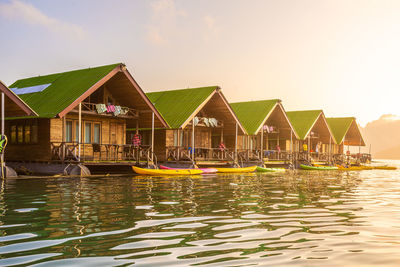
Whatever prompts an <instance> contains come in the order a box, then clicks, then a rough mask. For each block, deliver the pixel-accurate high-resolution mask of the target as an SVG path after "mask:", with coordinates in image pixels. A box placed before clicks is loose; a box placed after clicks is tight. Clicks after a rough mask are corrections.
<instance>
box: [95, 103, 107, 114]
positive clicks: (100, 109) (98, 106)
mask: <svg viewBox="0 0 400 267" xmlns="http://www.w3.org/2000/svg"><path fill="white" fill-rule="evenodd" d="M96 110H97V113H99V114H101V113H104V112H106V111H107V107H106V105H105V104H96Z"/></svg>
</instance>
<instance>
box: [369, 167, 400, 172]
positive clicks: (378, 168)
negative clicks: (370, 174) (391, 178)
mask: <svg viewBox="0 0 400 267" xmlns="http://www.w3.org/2000/svg"><path fill="white" fill-rule="evenodd" d="M371 168H372V169H373V170H390V171H394V170H397V167H393V166H371Z"/></svg>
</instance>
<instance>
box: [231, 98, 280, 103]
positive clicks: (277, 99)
mask: <svg viewBox="0 0 400 267" xmlns="http://www.w3.org/2000/svg"><path fill="white" fill-rule="evenodd" d="M266 101H276V102H282V100H281V99H279V98H273V99H263V100H249V101H239V102H231V103H230V104H240V103H252V102H266Z"/></svg>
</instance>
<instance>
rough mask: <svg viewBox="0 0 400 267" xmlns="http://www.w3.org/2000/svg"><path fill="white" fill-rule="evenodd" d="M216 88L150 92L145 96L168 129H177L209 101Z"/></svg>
mask: <svg viewBox="0 0 400 267" xmlns="http://www.w3.org/2000/svg"><path fill="white" fill-rule="evenodd" d="M218 88H219V87H218V86H209V87H200V88H188V89H179V90H169V91H161V92H151V93H147V94H146V95H147V96H148V97H149V99H150V101H151V102H152V103H153V105H154V106H155V107H156V108H157V110H158V111H159V112H160V113H161V115H162V117H163V118H164V120H165V121H166V122H167V124H168V125H169V127H170V128H172V129H178V128H180V127H182V126H183V125H184V123H185V122H186V121H187V120H188V119H189V118H190V116H191V115H192V114H193V113H194V112H195V111H196V110H197V109H198V107H199V106H200V105H201V104H203V103H204V102H205V101H206V100H207V99H209V98H210V97H211V96H212V95H213V93H214V92H215V91H216V90H217V89H218Z"/></svg>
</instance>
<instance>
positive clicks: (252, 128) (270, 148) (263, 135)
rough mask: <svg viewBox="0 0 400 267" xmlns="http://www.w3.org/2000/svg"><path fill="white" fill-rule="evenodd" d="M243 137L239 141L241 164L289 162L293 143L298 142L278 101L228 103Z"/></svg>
mask: <svg viewBox="0 0 400 267" xmlns="http://www.w3.org/2000/svg"><path fill="white" fill-rule="evenodd" d="M231 106H232V109H233V110H234V112H235V114H236V115H237V116H238V118H239V120H240V122H241V123H242V125H243V127H244V128H245V129H246V132H247V135H242V136H240V137H239V142H238V146H239V149H240V153H239V155H240V156H241V157H242V158H243V160H244V161H253V160H256V161H262V162H264V161H265V160H290V155H291V152H292V147H293V140H296V139H298V136H297V134H296V132H295V131H294V129H293V127H292V125H291V124H290V121H289V119H288V117H287V116H286V112H285V110H284V108H283V106H282V103H281V100H279V99H272V100H261V101H248V102H237V103H231Z"/></svg>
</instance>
